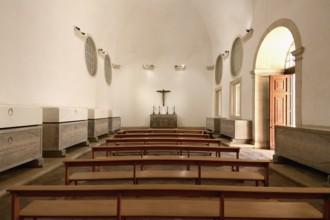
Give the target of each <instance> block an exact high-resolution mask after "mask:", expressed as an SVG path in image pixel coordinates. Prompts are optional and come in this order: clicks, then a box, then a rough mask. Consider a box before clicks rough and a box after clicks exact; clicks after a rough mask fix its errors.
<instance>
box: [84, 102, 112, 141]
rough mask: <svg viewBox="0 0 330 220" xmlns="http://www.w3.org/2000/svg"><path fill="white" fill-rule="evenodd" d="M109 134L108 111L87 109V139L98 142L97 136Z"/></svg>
mask: <svg viewBox="0 0 330 220" xmlns="http://www.w3.org/2000/svg"><path fill="white" fill-rule="evenodd" d="M108 134H109V111H108V110H105V109H88V139H89V140H90V141H98V140H99V136H101V135H108Z"/></svg>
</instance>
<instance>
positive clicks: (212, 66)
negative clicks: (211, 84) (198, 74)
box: [206, 65, 214, 71]
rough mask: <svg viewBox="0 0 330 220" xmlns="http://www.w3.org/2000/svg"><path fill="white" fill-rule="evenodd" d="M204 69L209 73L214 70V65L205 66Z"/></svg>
mask: <svg viewBox="0 0 330 220" xmlns="http://www.w3.org/2000/svg"><path fill="white" fill-rule="evenodd" d="M206 69H207V70H209V71H211V70H214V65H211V66H206Z"/></svg>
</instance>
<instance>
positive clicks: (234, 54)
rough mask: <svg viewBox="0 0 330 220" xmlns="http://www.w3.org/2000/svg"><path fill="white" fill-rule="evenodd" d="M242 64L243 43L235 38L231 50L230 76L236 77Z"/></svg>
mask: <svg viewBox="0 0 330 220" xmlns="http://www.w3.org/2000/svg"><path fill="white" fill-rule="evenodd" d="M242 63H243V41H242V39H241V38H240V37H238V38H236V39H235V41H234V43H233V46H232V48H231V57H230V69H231V75H232V76H238V75H239V73H240V71H241V68H242Z"/></svg>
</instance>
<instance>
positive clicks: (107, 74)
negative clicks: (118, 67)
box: [104, 54, 112, 85]
mask: <svg viewBox="0 0 330 220" xmlns="http://www.w3.org/2000/svg"><path fill="white" fill-rule="evenodd" d="M104 75H105V81H106V82H107V84H108V85H110V84H111V78H112V68H111V60H110V56H109V54H106V55H105V57H104Z"/></svg>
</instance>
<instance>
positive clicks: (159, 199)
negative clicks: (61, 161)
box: [8, 184, 330, 220]
mask: <svg viewBox="0 0 330 220" xmlns="http://www.w3.org/2000/svg"><path fill="white" fill-rule="evenodd" d="M8 191H9V192H10V193H11V197H12V218H11V219H12V220H22V219H25V218H34V219H37V218H57V219H58V218H73V217H75V218H101V217H103V218H110V217H112V218H116V219H117V220H120V219H122V218H126V217H133V218H143V217H145V218H152V219H162V218H163V219H164V218H186V219H192V218H208V219H219V220H225V219H245V220H252V219H258V220H275V219H282V220H283V219H286V220H287V219H300V220H301V219H305V220H307V219H313V220H315V219H318V220H320V219H323V220H329V219H330V208H329V207H330V189H329V188H303V187H248V186H236V187H235V186H213V185H203V186H198V185H154V184H152V185H97V186H91V185H89V186H12V187H9V189H8ZM54 197H55V199H54ZM63 197H64V198H63ZM47 198H48V199H47ZM49 198H51V199H49ZM287 199H290V200H287ZM306 199H313V200H317V201H321V202H322V203H323V210H322V211H320V210H318V209H316V208H314V207H313V206H312V205H310V204H309V203H307V202H305V200H306ZM22 200H23V201H26V200H27V201H26V203H28V204H27V205H26V206H25V207H21V205H20V203H21V201H22Z"/></svg>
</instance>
